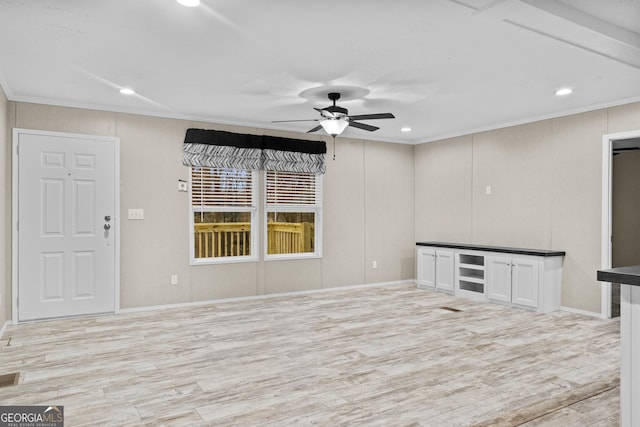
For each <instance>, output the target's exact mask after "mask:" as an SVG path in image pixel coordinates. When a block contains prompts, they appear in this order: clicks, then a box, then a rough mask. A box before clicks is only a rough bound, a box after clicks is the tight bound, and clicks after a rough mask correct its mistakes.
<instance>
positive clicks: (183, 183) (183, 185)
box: [178, 179, 187, 191]
mask: <svg viewBox="0 0 640 427" xmlns="http://www.w3.org/2000/svg"><path fill="white" fill-rule="evenodd" d="M178 191H187V181H183V180H181V179H179V180H178Z"/></svg>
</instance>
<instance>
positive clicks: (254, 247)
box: [188, 166, 260, 265]
mask: <svg viewBox="0 0 640 427" xmlns="http://www.w3.org/2000/svg"><path fill="white" fill-rule="evenodd" d="M202 167H206V168H210V166H190V167H189V192H188V193H189V263H190V265H208V264H228V263H239V262H257V261H258V260H259V255H258V248H259V244H258V239H259V236H260V234H259V230H258V228H259V220H258V205H259V197H258V196H259V188H260V176H259V174H258V171H255V170H248V169H239V170H246V171H247V172H250V173H251V204H252V206H231V205H230V206H216V207H203V208H200V207H197V206H194V205H193V169H194V168H202ZM212 169H236V168H215V167H214V168H212ZM200 212H250V213H251V220H250V224H251V232H250V241H251V243H250V255H242V256H229V257H209V258H196V256H195V236H194V234H195V233H194V231H195V221H194V215H195V214H196V213H200Z"/></svg>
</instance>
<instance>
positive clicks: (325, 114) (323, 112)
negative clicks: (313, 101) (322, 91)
mask: <svg viewBox="0 0 640 427" xmlns="http://www.w3.org/2000/svg"><path fill="white" fill-rule="evenodd" d="M313 109H314V110H316V111H317V112H318V113H320V115H321V116H322V117H323V118H326V119H333V118H335V117H336V115H335V114H333V113H332V112H331V111H329V110H327V109H326V108H318V107H313Z"/></svg>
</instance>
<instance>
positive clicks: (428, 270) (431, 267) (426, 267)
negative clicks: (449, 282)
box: [417, 248, 436, 289]
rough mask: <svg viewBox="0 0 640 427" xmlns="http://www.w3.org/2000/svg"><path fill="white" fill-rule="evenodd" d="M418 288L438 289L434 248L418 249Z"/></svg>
mask: <svg viewBox="0 0 640 427" xmlns="http://www.w3.org/2000/svg"><path fill="white" fill-rule="evenodd" d="M417 258H418V287H419V288H432V289H433V288H435V287H436V250H435V249H433V248H420V249H418V256H417Z"/></svg>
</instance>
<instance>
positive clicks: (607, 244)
mask: <svg viewBox="0 0 640 427" xmlns="http://www.w3.org/2000/svg"><path fill="white" fill-rule="evenodd" d="M630 138H640V129H639V130H632V131H627V132H619V133H610V134H605V135H602V226H601V238H600V242H601V261H600V264H601V265H600V267H601V268H602V269H608V268H611V257H612V245H611V235H612V215H611V203H612V198H611V195H612V194H611V193H612V181H613V180H612V174H613V168H612V161H613V160H612V159H613V152H612V148H613V141H617V140H620V139H630ZM600 283H601V288H600V294H601V297H600V317H602V318H603V319H609V318H611V283H610V282H600Z"/></svg>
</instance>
